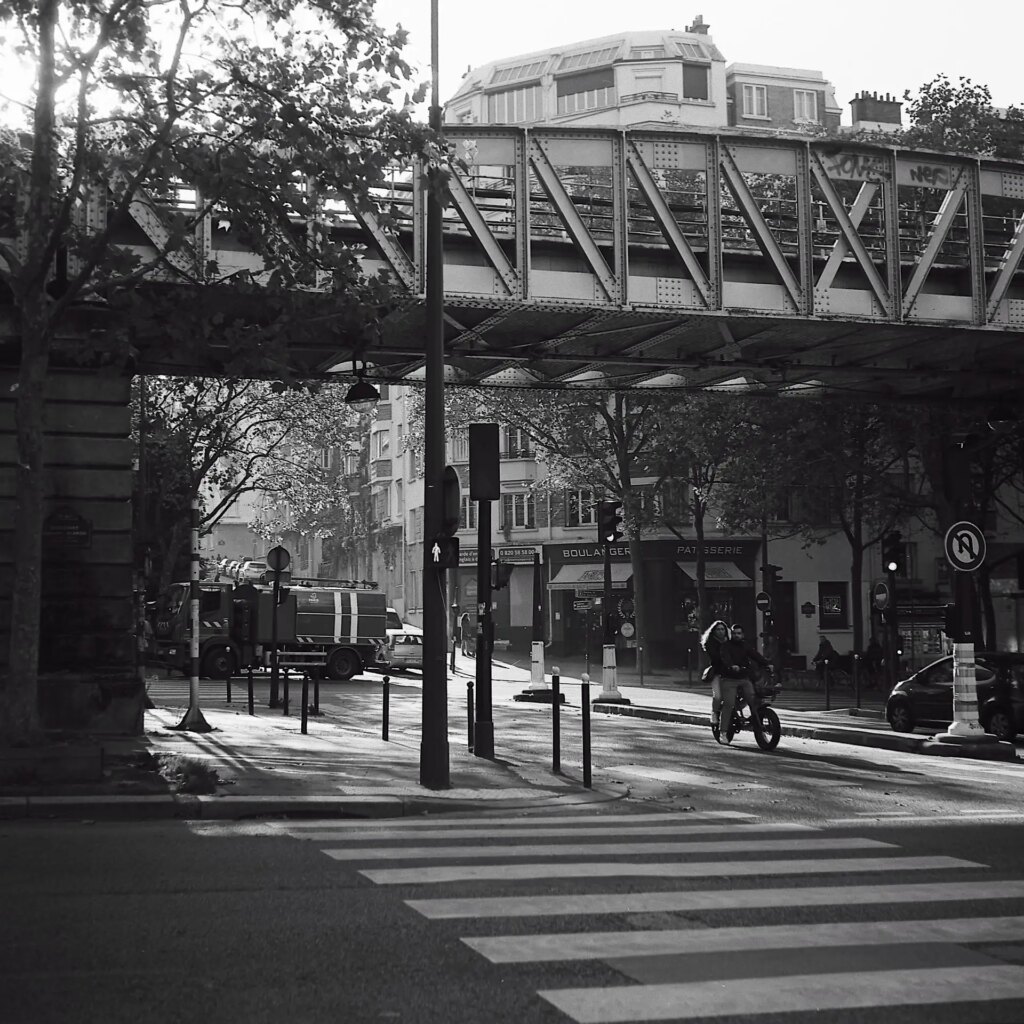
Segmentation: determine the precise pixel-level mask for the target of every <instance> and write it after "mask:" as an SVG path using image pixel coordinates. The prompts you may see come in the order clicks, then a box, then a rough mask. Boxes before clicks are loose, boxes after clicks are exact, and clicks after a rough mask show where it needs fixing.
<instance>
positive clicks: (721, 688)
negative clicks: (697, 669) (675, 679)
mask: <svg viewBox="0 0 1024 1024" xmlns="http://www.w3.org/2000/svg"><path fill="white" fill-rule="evenodd" d="M700 643H701V647H702V648H703V649H704V653H705V654H706V655H707V656H708V660H709V661H710V662H711V664H710V665H709V667H708V669H707V670H706V671H705V679H706V680H707V679H710V682H711V720H712V723H713V724H717V725H718V727H719V728H718V740H719V742H720V743H722V742H724V743H731V742H732V737H733V731H732V712H733V707H734V706H735V704H736V690H737V689H741V690H742V691H743V696H744V697H745V698H746V700H747V704H748V705H749V706H750V710H751V714H756V711H757V707H758V700H757V695H756V694H755V693H754V686H753V684H752V683H751V682H750V679H749V671H750V668H749V665H750V655H749V652H748V651H747V649H746V645H745V644H744V643H743V641H742V639H739V640H737V639H733V638H732V637H731V636H730V633H729V627H728V625H726V623H725V622H723V621H722V620H721V619H716V620H715V621H714V622H712V623H711V625H710V626H708V628H707V629H706V630H705V631H704V633H703V634H702V636H701V638H700Z"/></svg>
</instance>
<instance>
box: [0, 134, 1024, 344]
mask: <svg viewBox="0 0 1024 1024" xmlns="http://www.w3.org/2000/svg"><path fill="white" fill-rule="evenodd" d="M446 135H447V138H448V140H449V143H450V147H451V152H452V160H451V181H450V190H449V191H450V194H449V197H448V202H447V205H446V207H445V212H444V220H443V227H444V232H445V259H446V274H445V287H446V291H447V292H448V293H449V294H450V295H452V296H454V297H458V298H461V299H468V300H472V301H474V302H479V303H484V304H491V305H501V304H502V303H524V302H529V303H555V304H571V305H577V306H584V307H592V308H651V309H672V310H684V311H692V312H718V311H746V312H752V313H757V314H767V315H776V316H783V317H798V318H808V317H816V316H821V317H840V318H850V319H867V320H875V321H889V322H902V321H905V320H910V321H922V322H938V323H946V324H951V325H954V326H957V325H963V326H973V327H979V326H980V327H992V328H1003V329H1019V327H1020V326H1021V325H1022V324H1024V278H1022V270H1021V268H1022V255H1024V165H1021V164H1013V163H1008V162H1005V161H996V160H987V159H979V158H977V157H973V156H960V155H956V154H937V153H925V152H917V151H912V150H906V149H899V148H894V147H883V146H878V145H869V144H865V143H861V142H858V141H854V140H845V139H843V138H825V139H819V138H806V137H800V136H755V135H752V134H751V133H749V132H748V133H745V132H740V131H735V132H712V131H702V130H689V129H668V128H666V129H664V130H662V129H647V128H636V129H627V130H621V129H606V130H602V129H582V128H580V129H569V128H564V127H558V128H554V127H532V128H517V127H502V126H480V125H460V126H453V127H451V128H448V129H447V130H446ZM164 185H165V187H163V188H162V190H161V191H159V193H158V194H155V195H151V196H149V197H147V199H146V200H145V201H143V202H139V203H137V204H134V205H133V216H135V218H136V221H137V223H138V226H139V227H140V228H141V229H142V230H141V233H139V232H135V234H134V235H133V236H132V237H130V238H126V239H125V240H124V241H125V243H126V244H130V245H133V246H135V247H137V248H138V249H139V251H140V253H141V254H143V255H145V254H146V252H147V247H148V250H159V247H160V244H161V240H162V239H166V238H167V236H168V230H169V228H168V225H169V224H173V223H175V222H177V223H179V224H180V222H181V219H182V218H184V219H185V220H186V221H187V220H188V219H189V218H192V219H194V220H195V224H194V229H195V244H194V246H193V252H192V253H191V254H186V256H185V257H184V258H183V259H182V260H179V262H178V263H177V264H174V265H173V266H172V268H171V269H170V270H168V269H166V267H165V270H164V273H165V274H171V275H173V274H174V273H176V272H177V273H185V272H186V270H187V269H188V267H187V266H186V264H190V265H191V266H192V268H193V269H195V267H196V266H198V265H200V264H202V265H203V266H205V265H207V264H209V262H210V261H213V262H214V263H215V264H217V266H218V267H219V272H220V273H221V274H227V273H232V272H234V271H236V270H238V269H243V268H244V269H248V270H250V271H252V272H255V273H257V274H258V273H259V272H260V270H261V269H262V265H261V264H260V262H259V260H258V259H257V258H255V257H254V255H253V254H251V253H247V252H246V251H245V247H244V245H242V244H240V243H239V226H238V225H235V224H231V223H227V224H224V223H222V222H221V220H220V218H219V217H218V214H217V211H216V210H215V209H213V210H206V211H205V212H204V213H203V214H202V215H201V216H200V215H199V213H198V211H200V210H201V209H202V207H201V203H202V199H201V197H199V196H198V195H197V194H196V192H195V191H194V190H193V189H191V188H190V187H189V186H188V184H187V183H180V184H177V183H172V185H171V187H166V183H164ZM304 188H305V185H304V183H303V182H301V181H297V182H296V189H297V193H296V195H297V197H300V196H301V197H302V198H303V199H305V198H307V197H306V195H305V194H304V193H303V189H304ZM5 201H6V205H9V204H10V197H0V234H3V231H4V225H5V224H7V225H8V228H7V231H8V232H9V231H10V230H11V228H10V226H9V225H10V224H12V218H11V217H10V216H4V209H5V208H6V207H5ZM318 203H319V205H318V206H317V207H316V209H315V212H314V214H313V215H312V217H313V219H316V220H317V221H318V222H319V223H320V226H321V227H322V230H323V232H324V233H325V234H326V237H334V238H336V239H339V240H343V241H345V242H347V243H349V244H355V245H356V246H361V247H362V249H363V252H364V255H365V264H364V265H365V266H366V267H367V269H368V270H370V271H372V270H374V269H377V268H387V269H388V270H390V271H391V272H392V273H393V274H394V275H395V277H397V279H398V280H399V281H401V282H402V283H403V284H404V285H405V287H406V288H407V289H409V290H410V291H412V292H413V293H417V294H422V293H423V290H424V288H425V265H424V264H425V258H426V257H425V253H426V245H425V237H426V204H425V202H424V201H423V190H422V188H421V187H420V170H419V169H418V168H417V167H415V166H407V167H395V168H393V169H392V170H391V172H390V173H389V175H388V176H387V177H386V178H385V179H384V180H382V181H381V182H379V183H378V184H377V185H376V186H374V188H373V189H372V190H371V203H370V206H369V208H362V209H360V208H357V207H356V206H355V204H353V203H352V202H350V201H349V199H348V198H347V197H345V196H332V195H324V196H320V197H319V199H318ZM297 206H298V207H301V206H302V203H297ZM8 212H9V211H8ZM304 218H305V220H306V221H309V220H310V216H309V214H308V211H307V214H302V213H300V212H297V213H296V216H295V221H296V237H297V238H299V239H301V237H302V231H303V230H306V231H308V230H310V225H309V223H306V224H302V223H300V222H302V221H303V220H304ZM190 261H191V263H190ZM172 263H173V261H172Z"/></svg>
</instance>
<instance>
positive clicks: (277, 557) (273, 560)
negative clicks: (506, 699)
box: [267, 544, 292, 572]
mask: <svg viewBox="0 0 1024 1024" xmlns="http://www.w3.org/2000/svg"><path fill="white" fill-rule="evenodd" d="M291 561H292V556H291V555H290V554H288V549H287V548H283V547H281V545H280V544H278V545H277V547H273V548H271V549H270V550H269V551H268V552H267V565H269V566H270V568H271V569H273V570H274V571H275V572H280V571H281V570H282V569H287V568H288V566H289V565H291Z"/></svg>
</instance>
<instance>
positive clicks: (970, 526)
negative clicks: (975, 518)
mask: <svg viewBox="0 0 1024 1024" xmlns="http://www.w3.org/2000/svg"><path fill="white" fill-rule="evenodd" d="M945 546H946V558H947V559H949V564H950V565H951V566H953V568H954V569H959V570H960V571H961V572H974V570H975V569H977V568H979V567H980V566H981V565H982V564H983V563H984V561H985V553H986V545H985V535H984V534H983V533H982V532H981V529H980V528H979V527H978V526H976V525H975V524H974V523H972V522H970V521H969V520H967V519H961V520H960V522H958V523H954V524H953V525H952V526H951V527H950V528H949V529H948V530H947V531H946V542H945Z"/></svg>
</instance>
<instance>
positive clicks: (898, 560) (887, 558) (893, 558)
mask: <svg viewBox="0 0 1024 1024" xmlns="http://www.w3.org/2000/svg"><path fill="white" fill-rule="evenodd" d="M904 551H905V545H904V543H903V534H901V533H900V532H899V531H897V530H893V531H892V532H891V533H887V534H886V535H885V536H884V537H883V538H882V568H883V569H885V571H886V572H889V573H893V574H900V575H902V573H903V569H904V559H905V554H904Z"/></svg>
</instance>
